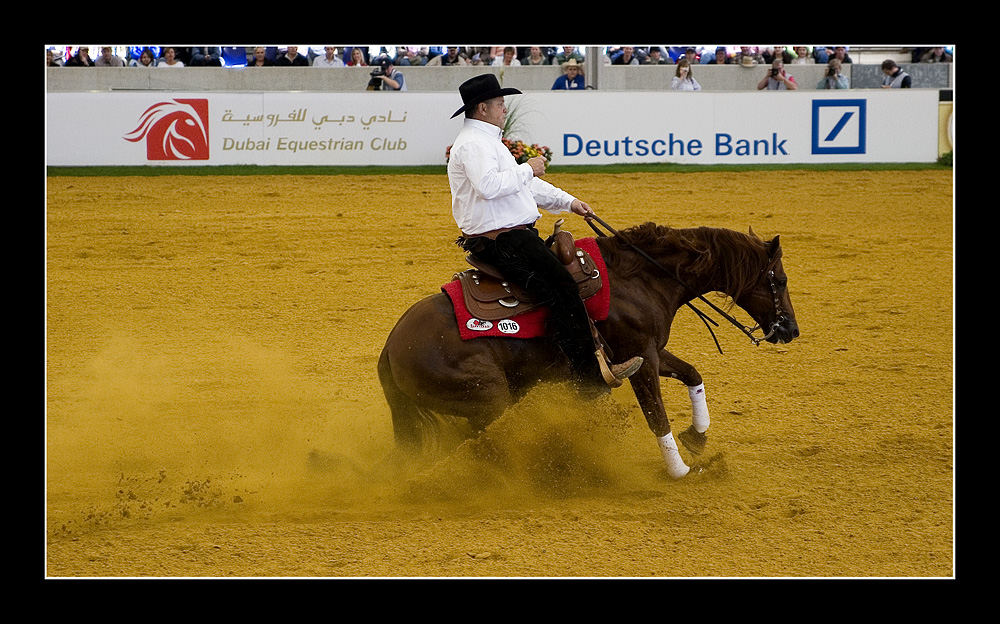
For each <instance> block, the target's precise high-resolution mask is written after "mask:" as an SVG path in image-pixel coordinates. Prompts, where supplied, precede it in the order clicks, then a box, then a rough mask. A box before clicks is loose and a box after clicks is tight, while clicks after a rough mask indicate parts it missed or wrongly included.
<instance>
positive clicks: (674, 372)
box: [378, 222, 799, 478]
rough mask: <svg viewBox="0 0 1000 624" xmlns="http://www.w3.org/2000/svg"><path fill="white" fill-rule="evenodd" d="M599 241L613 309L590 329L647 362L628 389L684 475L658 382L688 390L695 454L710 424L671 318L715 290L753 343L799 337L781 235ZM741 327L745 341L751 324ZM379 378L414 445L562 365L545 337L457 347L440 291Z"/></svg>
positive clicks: (503, 401)
mask: <svg viewBox="0 0 1000 624" xmlns="http://www.w3.org/2000/svg"><path fill="white" fill-rule="evenodd" d="M602 223H603V222H602ZM595 229H596V228H595ZM597 243H598V247H599V249H600V252H601V255H602V256H603V258H604V262H605V264H606V266H607V273H608V275H607V278H608V279H609V281H610V286H611V308H610V313H609V316H608V318H607V319H606V320H605V321H602V322H599V323H597V328H598V330H599V331H600V333H601V335H602V336H603V337H604V339H605V341H606V342H607V344H608V345H609V346H610V348H611V352H612V353H613V354H614V356H615V359H616V360H624V359H627V358H630V357H632V356H635V355H641V356H642V357H643V358H645V361H644V363H643V365H642V367H641V368H640V369H639V371H638V372H636V373H635V374H634V375H632V376H631V377H630V378H629V382H630V383H631V385H632V389H633V391H634V392H635V396H636V399H637V400H638V402H639V406H640V407H641V408H642V411H643V414H644V415H645V417H646V421H647V423H648V424H649V428H650V430H651V431H652V432H653V434H654V435H655V436H656V438H657V442H658V444H659V447H660V450H661V452H662V454H663V457H664V461H666V463H667V469H668V472H669V474H670V475H671V476H672V477H675V478H679V477H681V476H683V475H685V474H687V472H688V471H689V467H688V466H687V465H686V464H685V463H684V461H683V460H682V459H681V457H680V454H679V453H678V450H677V445H676V443H675V442H674V438H673V434H672V433H671V430H670V422H669V420H668V419H667V415H666V412H665V411H664V407H663V401H662V398H661V395H660V382H659V378H660V377H671V378H675V379H678V380H680V381H681V382H682V383H684V384H685V385H686V386H687V387H688V390H689V393H690V396H691V399H692V410H693V418H692V425H691V427H689V428H688V429H687V430H686V431H684V432H682V433H681V434H679V435H678V438H679V439H680V440H681V442H682V443H683V444H684V446H685V447H686V448H687V449H688V450H689V451H691V452H692V453H695V454H699V453H701V452H702V450H703V449H704V445H705V441H706V439H707V438H706V436H705V431H706V429H707V428H708V420H709V419H708V409H707V405H706V403H705V398H704V397H705V395H704V384H703V380H702V378H701V375H700V374H699V373H698V371H697V370H696V369H695V368H694V367H693V366H691V365H690V364H688V363H686V362H684V361H682V360H681V359H679V358H677V357H676V356H674V355H673V354H671V353H670V352H668V351H667V350H666V349H665V348H664V347H666V344H667V340H668V339H669V337H670V325H671V323H672V322H673V319H674V315H675V313H676V312H677V310H678V309H679V308H680V307H681V306H683V305H685V304H689V302H691V301H692V300H693V299H695V298H699V297H701V296H702V295H704V294H706V293H710V292H721V293H724V294H725V295H728V296H729V297H731V298H732V300H733V302H734V303H735V304H736V305H737V306H739V307H740V308H742V309H743V310H745V311H746V312H747V313H748V314H749V315H750V316H751V317H752V318H753V320H754V322H756V323H757V325H758V327H759V328H766V329H767V330H768V331H767V335H766V336H764V337H762V338H761V339H758V340H755V342H759V340H767V341H768V342H771V343H783V342H789V341H791V340H792V339H794V338H795V337H797V336H798V335H799V330H798V325H797V323H796V320H795V313H794V312H793V310H792V303H791V300H790V299H789V296H788V289H787V278H786V277H785V272H784V269H783V267H782V263H781V247H780V245H779V241H778V237H777V236H775V237H774V238H773V239H772V240H770V241H763V240H761V239H760V238H758V237H757V236H756V235H755V234H754V233H753V230H751V231H750V233H749V234H742V233H739V232H735V231H733V230H728V229H721V228H708V227H700V228H689V229H673V228H669V227H666V226H658V225H656V224H654V223H645V224H643V225H639V226H636V227H633V228H629V229H626V230H623V231H622V232H615V234H614V236H602V237H598V238H597ZM654 263H655V264H654ZM657 265H658V266H657ZM703 300H704V299H703ZM743 329H744V331H745V332H746V333H748V335H751V332H752V331H755V330H756V329H757V328H754V329H749V328H743ZM378 373H379V380H380V381H381V384H382V389H383V391H384V393H385V397H386V400H387V401H388V403H389V407H390V409H391V411H392V423H393V431H394V436H395V439H396V443H397V445H398V446H401V447H403V448H406V449H411V450H419V449H420V448H422V446H423V442H424V438H425V437H426V436H425V434H426V433H432V432H433V431H434V429H435V426H434V422H435V416H434V415H435V414H447V415H451V416H456V417H462V418H466V419H468V421H469V423H470V424H471V425H472V427H473V428H474V429H476V430H477V431H481V430H483V429H484V428H485V427H486V426H487V425H489V424H490V423H491V422H493V421H494V420H496V419H497V418H499V417H500V416H501V415H502V414H503V413H504V411H505V410H506V409H507V408H508V407H510V406H511V405H513V404H515V403H516V402H517V401H519V400H520V399H521V398H522V397H523V396H524V395H525V394H526V393H527V392H528V391H529V390H530V389H531V388H532V387H533V386H535V385H536V384H538V383H539V382H543V381H558V380H564V379H568V377H569V363H568V361H567V359H566V358H565V356H564V355H563V354H562V353H561V351H560V350H559V349H558V348H557V347H556V345H555V343H554V342H552V341H550V340H548V339H546V338H532V339H517V338H499V337H496V338H494V337H484V338H477V339H473V340H462V339H461V338H460V337H459V331H458V326H457V323H456V320H455V314H454V312H453V309H452V303H451V300H450V299H449V297H448V296H447V295H446V294H445V293H443V292H442V293H438V294H435V295H431V296H429V297H426V298H424V299H422V300H420V301H418V302H417V303H415V304H414V305H413V306H412V307H410V308H409V309H408V310H407V311H406V312H405V313H404V314H403V316H402V317H401V318H400V319H399V321H398V322H397V323H396V326H395V327H394V328H393V330H392V331H391V332H390V333H389V337H388V338H387V340H386V343H385V346H384V347H383V349H382V353H381V355H380V357H379V362H378Z"/></svg>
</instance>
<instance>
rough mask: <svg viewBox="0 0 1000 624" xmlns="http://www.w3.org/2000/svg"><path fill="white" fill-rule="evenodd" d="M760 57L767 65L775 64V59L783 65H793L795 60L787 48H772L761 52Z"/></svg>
mask: <svg viewBox="0 0 1000 624" xmlns="http://www.w3.org/2000/svg"><path fill="white" fill-rule="evenodd" d="M760 56H761V58H762V59H764V62H765V63H773V62H774V60H775V59H779V60H780V61H781V62H782V63H791V62H792V58H793V57H792V55H791V53H789V52H788V50H787V48H786V46H771V47H770V48H767V49H765V50H764V51H763V52H761V54H760Z"/></svg>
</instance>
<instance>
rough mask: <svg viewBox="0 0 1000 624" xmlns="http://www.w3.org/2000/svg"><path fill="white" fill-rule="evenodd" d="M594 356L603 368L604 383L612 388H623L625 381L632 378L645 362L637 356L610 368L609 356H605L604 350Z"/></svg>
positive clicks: (596, 352) (599, 350)
mask: <svg viewBox="0 0 1000 624" xmlns="http://www.w3.org/2000/svg"><path fill="white" fill-rule="evenodd" d="M594 355H595V356H596V357H597V364H598V366H600V368H601V376H602V377H604V382H605V383H606V384H608V385H609V386H611V387H612V388H617V387H619V386H621V385H622V383H623V381H624V380H625V379H627V378H629V377H631V376H632V375H633V374H635V372H636V371H638V370H639V368H640V367H641V366H642V362H643V359H642V357H640V356H638V355H637V356H635V357H633V358H631V359H629V360H626V361H625V362H622V363H621V364H615V365H614V366H610V365H609V364H610V363H609V362H608V358H607V356H605V355H604V349H603V348H601V349H598V350H597V351H595V352H594Z"/></svg>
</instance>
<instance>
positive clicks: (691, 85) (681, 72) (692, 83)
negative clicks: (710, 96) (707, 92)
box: [670, 58, 701, 91]
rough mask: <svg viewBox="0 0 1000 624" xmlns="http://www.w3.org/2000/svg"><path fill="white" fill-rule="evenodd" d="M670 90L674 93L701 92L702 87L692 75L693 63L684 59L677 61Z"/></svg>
mask: <svg viewBox="0 0 1000 624" xmlns="http://www.w3.org/2000/svg"><path fill="white" fill-rule="evenodd" d="M670 88H671V89H673V90H674V91H701V85H700V84H698V81H697V80H695V79H694V76H693V75H692V74H691V61H689V60H687V59H686V58H682V59H680V60H678V61H677V69H676V70H674V77H673V78H671V80H670Z"/></svg>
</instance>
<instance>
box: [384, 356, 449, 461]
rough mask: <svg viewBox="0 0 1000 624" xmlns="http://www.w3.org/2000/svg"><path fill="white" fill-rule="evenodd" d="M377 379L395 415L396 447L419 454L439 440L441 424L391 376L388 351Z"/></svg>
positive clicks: (393, 424) (432, 413) (393, 417)
mask: <svg viewBox="0 0 1000 624" xmlns="http://www.w3.org/2000/svg"><path fill="white" fill-rule="evenodd" d="M378 379H379V382H380V383H381V384H382V392H383V393H384V394H385V400H386V402H387V403H388V404H389V409H390V410H391V411H392V431H393V435H394V437H395V439H396V446H398V447H400V448H402V449H404V450H406V451H410V452H413V453H419V452H421V451H423V450H424V449H425V447H426V446H428V445H429V444H433V443H435V442H436V441H437V440H438V434H439V432H440V422H439V420H438V418H437V416H436V415H435V414H434V412H432V411H431V410H429V409H427V408H425V407H421V406H420V405H417V403H415V402H414V401H413V399H411V398H410V397H409V396H407V395H406V393H404V392H403V391H402V389H400V387H399V385H398V384H397V383H396V380H395V378H394V377H393V374H392V367H391V366H390V364H389V355H388V353H387V352H386V349H382V354H381V355H380V356H379V358H378Z"/></svg>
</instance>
